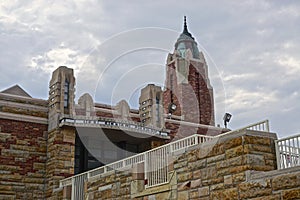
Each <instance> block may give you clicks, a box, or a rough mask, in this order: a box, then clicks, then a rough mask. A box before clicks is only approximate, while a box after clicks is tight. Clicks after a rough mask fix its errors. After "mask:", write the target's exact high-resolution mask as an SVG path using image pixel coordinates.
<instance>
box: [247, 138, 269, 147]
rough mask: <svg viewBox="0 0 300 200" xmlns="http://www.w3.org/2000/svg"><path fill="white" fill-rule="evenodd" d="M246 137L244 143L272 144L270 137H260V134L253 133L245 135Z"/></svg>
mask: <svg viewBox="0 0 300 200" xmlns="http://www.w3.org/2000/svg"><path fill="white" fill-rule="evenodd" d="M243 137H244V144H259V145H266V146H270V145H271V139H270V138H268V137H259V136H252V135H245V136H243Z"/></svg>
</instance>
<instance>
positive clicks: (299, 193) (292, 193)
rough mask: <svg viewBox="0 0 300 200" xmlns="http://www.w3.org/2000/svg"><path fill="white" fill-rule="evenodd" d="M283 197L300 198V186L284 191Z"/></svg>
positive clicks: (289, 198) (289, 199)
mask: <svg viewBox="0 0 300 200" xmlns="http://www.w3.org/2000/svg"><path fill="white" fill-rule="evenodd" d="M282 199H284V200H292V199H300V188H297V189H292V190H286V191H283V192H282Z"/></svg>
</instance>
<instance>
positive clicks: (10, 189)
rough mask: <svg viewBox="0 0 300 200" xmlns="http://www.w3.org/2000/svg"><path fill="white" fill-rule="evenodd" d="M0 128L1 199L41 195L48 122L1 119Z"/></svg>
mask: <svg viewBox="0 0 300 200" xmlns="http://www.w3.org/2000/svg"><path fill="white" fill-rule="evenodd" d="M0 130H1V131H0V163H1V165H0V199H42V198H43V197H44V183H45V162H46V158H47V157H46V137H47V136H46V131H47V125H43V124H37V123H31V122H22V121H14V120H6V119H0Z"/></svg>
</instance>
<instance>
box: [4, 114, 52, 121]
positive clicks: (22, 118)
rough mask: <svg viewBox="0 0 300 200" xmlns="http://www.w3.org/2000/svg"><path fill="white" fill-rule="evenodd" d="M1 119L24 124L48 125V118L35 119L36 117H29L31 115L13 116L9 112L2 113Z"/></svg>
mask: <svg viewBox="0 0 300 200" xmlns="http://www.w3.org/2000/svg"><path fill="white" fill-rule="evenodd" d="M0 118H2V119H10V120H16V121H23V122H32V123H37V124H48V119H47V118H42V117H34V116H29V115H20V114H12V113H7V112H0Z"/></svg>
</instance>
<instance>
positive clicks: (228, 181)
mask: <svg viewBox="0 0 300 200" xmlns="http://www.w3.org/2000/svg"><path fill="white" fill-rule="evenodd" d="M232 183H233V181H232V175H227V176H224V184H225V185H226V186H227V185H231V184H232Z"/></svg>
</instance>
